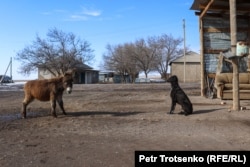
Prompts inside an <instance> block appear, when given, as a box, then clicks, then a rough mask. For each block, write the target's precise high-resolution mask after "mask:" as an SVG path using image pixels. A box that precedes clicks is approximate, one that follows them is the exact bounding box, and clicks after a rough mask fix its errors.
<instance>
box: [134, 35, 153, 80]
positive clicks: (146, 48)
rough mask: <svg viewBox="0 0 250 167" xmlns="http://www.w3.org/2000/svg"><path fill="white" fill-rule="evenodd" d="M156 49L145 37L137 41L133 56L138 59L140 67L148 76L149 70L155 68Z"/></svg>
mask: <svg viewBox="0 0 250 167" xmlns="http://www.w3.org/2000/svg"><path fill="white" fill-rule="evenodd" d="M156 50H157V48H156V47H155V46H154V45H152V44H151V43H149V41H145V40H144V39H139V40H137V41H135V48H134V52H133V58H134V59H136V61H137V65H138V67H139V69H140V70H141V71H143V72H144V74H145V76H146V78H147V77H148V73H149V72H151V71H154V70H155V66H156V58H157V57H156Z"/></svg>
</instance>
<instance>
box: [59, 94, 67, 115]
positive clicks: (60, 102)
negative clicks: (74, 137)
mask: <svg viewBox="0 0 250 167" xmlns="http://www.w3.org/2000/svg"><path fill="white" fill-rule="evenodd" d="M56 100H57V103H58V104H59V106H60V108H61V110H62V112H63V114H64V115H67V113H66V112H65V110H64V107H63V100H62V95H59V96H58V97H57V99H56Z"/></svg>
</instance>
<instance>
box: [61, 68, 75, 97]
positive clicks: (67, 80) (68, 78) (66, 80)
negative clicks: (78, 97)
mask: <svg viewBox="0 0 250 167" xmlns="http://www.w3.org/2000/svg"><path fill="white" fill-rule="evenodd" d="M63 87H64V89H66V92H67V93H68V94H70V93H71V92H72V88H73V73H69V72H67V73H65V74H64V76H63Z"/></svg>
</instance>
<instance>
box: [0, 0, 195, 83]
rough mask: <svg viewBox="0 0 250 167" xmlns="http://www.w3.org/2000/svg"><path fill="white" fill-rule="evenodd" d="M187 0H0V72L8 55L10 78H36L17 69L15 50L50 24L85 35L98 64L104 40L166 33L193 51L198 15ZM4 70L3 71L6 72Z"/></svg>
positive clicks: (120, 41)
mask: <svg viewBox="0 0 250 167" xmlns="http://www.w3.org/2000/svg"><path fill="white" fill-rule="evenodd" d="M192 3H193V0H175V1H168V0H2V1H1V2H0V25H1V31H0V39H1V41H0V62H1V65H0V74H3V73H4V72H5V70H6V68H7V66H8V63H9V61H10V57H13V71H12V72H13V79H36V78H37V73H32V74H31V75H30V76H24V75H22V74H20V73H18V69H19V67H20V63H19V62H18V61H17V60H15V59H14V57H15V56H16V54H17V52H19V51H20V50H22V49H23V48H24V47H25V46H28V45H30V44H31V43H32V41H33V40H35V37H36V35H39V36H40V37H41V38H46V33H47V32H48V30H49V29H51V28H55V27H56V28H58V29H60V30H62V31H64V32H72V33H74V34H75V35H77V36H79V37H80V38H81V39H84V40H87V41H88V42H89V43H90V44H91V48H92V49H93V50H94V55H95V60H96V63H95V64H91V66H92V67H94V68H95V69H97V70H98V68H99V67H98V66H99V64H100V62H101V61H102V55H103V53H105V51H106V48H105V47H106V45H107V44H111V45H116V44H123V43H125V42H133V41H135V40H136V39H138V38H147V37H148V36H156V35H161V34H163V33H165V34H172V36H173V37H175V38H179V37H181V38H183V19H185V21H186V45H187V46H189V47H190V49H191V50H193V51H195V52H199V30H198V17H197V16H195V15H194V11H191V10H190V7H191V5H192ZM7 75H9V72H8V73H7Z"/></svg>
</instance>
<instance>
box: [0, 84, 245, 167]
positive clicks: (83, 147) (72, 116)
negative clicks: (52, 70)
mask: <svg viewBox="0 0 250 167" xmlns="http://www.w3.org/2000/svg"><path fill="white" fill-rule="evenodd" d="M180 85H181V87H182V88H183V90H184V91H185V92H186V94H187V95H188V96H189V97H190V99H191V101H192V103H193V108H194V113H193V114H192V115H190V116H184V115H180V114H178V113H179V112H180V111H181V108H180V106H179V105H177V107H176V110H175V113H174V114H173V115H169V114H167V112H169V109H170V97H169V93H170V85H169V84H168V83H162V84H96V85H74V90H73V92H72V94H70V95H68V94H65V95H64V106H65V109H66V112H67V113H68V115H67V116H64V115H62V112H61V111H60V110H59V109H58V108H57V113H58V118H53V117H52V116H51V115H50V112H49V111H50V104H49V103H48V102H39V101H34V102H33V103H31V104H30V105H29V107H28V118H27V119H21V118H20V109H21V103H22V100H23V91H22V90H21V89H20V88H21V87H22V86H19V87H17V88H11V89H8V90H4V88H1V89H0V90H1V91H0V166H1V167H10V166H11V167H29V166H30V167H31V166H32V167H34V166H60V167H64V166H65V167H68V166H72V167H73V166H74V167H100V166H109V167H117V166H119V167H132V166H134V151H135V150H164V151H168V150H250V107H249V106H250V101H248V100H245V101H241V105H242V106H246V107H247V108H246V110H244V111H231V112H230V111H229V108H230V107H231V105H232V101H230V100H228V101H225V102H226V104H225V105H221V104H220V100H219V99H207V98H204V97H201V96H200V85H199V83H194V84H180Z"/></svg>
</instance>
